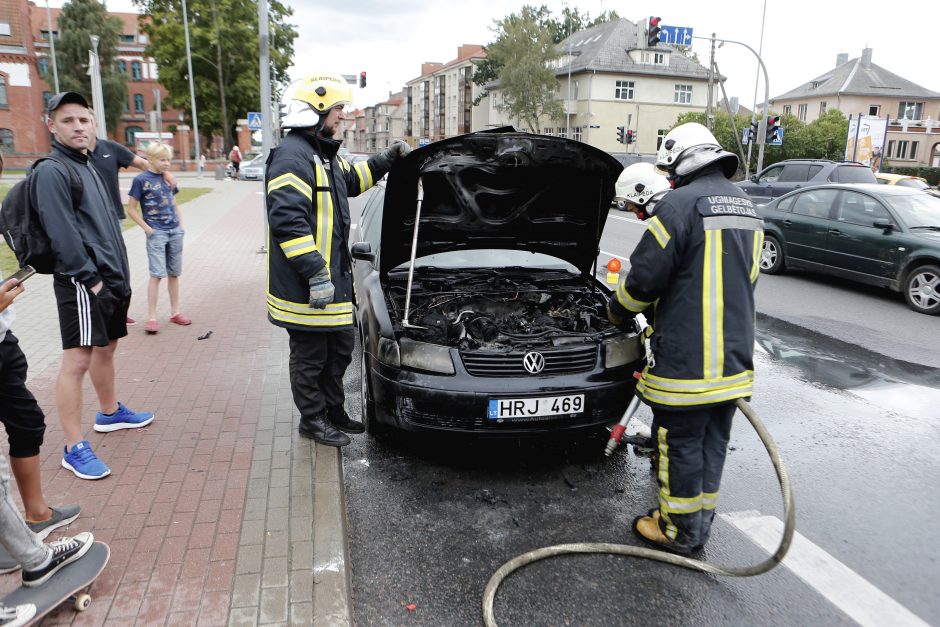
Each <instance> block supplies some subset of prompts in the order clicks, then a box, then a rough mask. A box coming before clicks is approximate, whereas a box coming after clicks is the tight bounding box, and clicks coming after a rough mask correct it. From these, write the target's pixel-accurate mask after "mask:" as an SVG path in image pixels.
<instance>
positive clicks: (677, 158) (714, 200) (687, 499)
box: [609, 123, 763, 554]
mask: <svg viewBox="0 0 940 627" xmlns="http://www.w3.org/2000/svg"><path fill="white" fill-rule="evenodd" d="M737 165H738V159H737V157H736V156H735V155H733V154H731V153H729V152H726V151H725V150H723V149H722V148H721V146H719V144H718V142H717V141H716V140H715V138H714V136H713V135H712V134H711V133H710V132H709V131H708V129H706V128H705V127H704V126H702V125H701V124H694V123H690V124H682V125H680V126H677V127H676V128H674V129H673V130H671V131H670V132H669V133H668V134H667V135H666V137H665V138H664V139H663V143H662V145H661V147H660V150H659V154H658V155H657V159H656V168H657V170H659V171H660V172H663V173H664V174H665V175H666V176H667V177H668V180H669V181H670V183H671V185H672V186H673V188H674V189H673V191H670V192H669V193H668V194H666V195H665V197H664V198H663V199H662V200H660V202H659V203H658V204H657V205H656V212H655V215H653V216H652V217H651V218H650V219H649V221H648V222H647V230H646V232H645V233H644V234H643V237H642V238H641V240H640V243H639V244H638V245H637V247H636V250H635V251H634V252H633V254H632V255H631V256H630V272H629V274H628V275H627V278H626V279H625V281H624V282H623V284H622V285H620V287H619V288H618V289H617V292H616V297H615V298H613V299H612V300H611V303H610V305H609V307H610V312H609V313H610V315H611V316H612V318H613V319H616V318H618V317H619V318H625V317H627V316H630V315H635V314H637V313H640V312H643V311H645V310H646V309H647V308H648V307H650V306H651V305H652V304H653V303H656V321H655V324H654V327H655V330H654V331H653V334H652V337H651V345H652V350H653V357H654V359H652V360H650V361H649V363H648V364H647V366H646V368H645V369H644V370H643V373H642V376H641V378H640V380H639V382H638V384H637V388H636V390H637V394H639V395H640V397H641V398H642V399H643V401H644V402H645V403H647V404H648V405H650V407H651V408H652V410H653V415H654V424H655V425H656V432H655V433H653V437H654V438H655V439H656V443H657V448H658V452H659V464H658V472H657V478H658V481H659V488H660V489H659V504H658V506H657V507H655V508H654V509H652V510H650V511H649V513H648V514H647V515H645V516H638V517H637V518H636V519H635V520H634V523H633V531H634V532H635V533H636V534H637V535H638V536H639V537H640V539H642V540H644V541H645V542H647V543H649V544H652V545H653V546H656V547H658V548H663V549H665V550H668V551H672V552H675V553H680V554H689V553H691V552H693V551H695V550H698V549H700V548H702V547H703V546H704V545H705V542H706V541H707V540H708V536H709V532H710V531H711V523H712V519H713V517H714V514H715V506H716V504H717V501H718V487H719V483H720V481H721V474H722V469H723V468H724V462H725V455H726V452H727V447H728V439H729V437H730V433H731V419H732V416H733V415H734V412H735V406H734V402H735V400H736V399H738V398H749V397H750V396H751V391H752V387H753V383H754V317H755V311H754V285H755V283H756V281H757V276H758V273H759V261H760V255H761V248H762V245H763V222H762V220H761V218H760V216H758V214H757V211H756V210H755V207H754V204H753V203H752V202H751V200H750V199H749V198H748V197H747V195H746V194H745V193H744V192H742V191H741V189H740V188H739V187H738V186H736V185H734V184H733V183H731V182H730V181H729V180H728V179H729V178H730V177H731V176H732V175H733V174H734V172H735V170H736V169H737Z"/></svg>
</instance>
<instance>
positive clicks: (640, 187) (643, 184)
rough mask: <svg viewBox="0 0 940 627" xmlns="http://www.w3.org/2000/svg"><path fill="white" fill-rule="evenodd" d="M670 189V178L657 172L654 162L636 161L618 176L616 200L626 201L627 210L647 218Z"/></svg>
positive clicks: (641, 217)
mask: <svg viewBox="0 0 940 627" xmlns="http://www.w3.org/2000/svg"><path fill="white" fill-rule="evenodd" d="M670 189H672V188H671V187H670V186H669V180H668V179H666V177H665V176H663V175H662V174H660V173H659V172H657V171H656V168H654V167H653V164H652V163H634V164H633V165H631V166H629V167H628V168H626V169H624V171H623V172H621V173H620V176H619V177H618V178H617V183H616V184H615V185H614V190H615V195H614V200H617V201H623V202H625V203H626V208H627V211H632V212H633V213H634V214H636V217H637V218H639V219H640V220H646V219H648V218H649V217H650V216H652V215H653V213H654V212H655V211H656V203H657V202H659V200H660V199H661V198H662V197H663V196H665V195H666V192H668V191H669V190H670Z"/></svg>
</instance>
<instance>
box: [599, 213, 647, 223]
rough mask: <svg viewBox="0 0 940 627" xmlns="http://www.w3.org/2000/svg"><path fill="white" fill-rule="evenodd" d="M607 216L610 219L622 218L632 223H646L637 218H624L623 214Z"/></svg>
mask: <svg viewBox="0 0 940 627" xmlns="http://www.w3.org/2000/svg"><path fill="white" fill-rule="evenodd" d="M607 217H608V218H610V219H611V220H623V221H624V222H633V223H634V224H646V222H644V221H643V220H637V219H636V218H624V217H623V216H612V215H609V214H608V216H607Z"/></svg>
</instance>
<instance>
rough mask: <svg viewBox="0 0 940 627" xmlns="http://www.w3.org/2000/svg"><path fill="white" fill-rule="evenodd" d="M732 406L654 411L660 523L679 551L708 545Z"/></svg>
mask: <svg viewBox="0 0 940 627" xmlns="http://www.w3.org/2000/svg"><path fill="white" fill-rule="evenodd" d="M735 409H736V408H735V406H734V404H725V405H718V406H715V407H707V408H702V409H692V410H690V411H663V410H659V409H656V410H654V411H653V414H654V416H655V422H656V424H657V425H658V426H657V428H656V433H654V434H653V435H654V437H655V438H656V443H657V446H658V453H659V465H658V468H657V473H656V477H657V479H658V481H659V519H660V522H659V525H660V528H661V530H662V532H663V534H664V535H665V536H666V537H667V538H669V539H670V540H672V542H673V546H674V547H675V548H676V549H679V550H683V551H691V550H693V549H697V548H699V547H702V546H704V545H705V543H706V542H707V541H708V536H709V534H710V533H711V525H712V519H713V518H714V516H715V506H716V505H717V503H718V487H719V485H720V484H721V473H722V470H723V469H724V465H725V455H726V454H727V452H728V440H729V439H730V438H731V419H732V418H733V417H734V412H735Z"/></svg>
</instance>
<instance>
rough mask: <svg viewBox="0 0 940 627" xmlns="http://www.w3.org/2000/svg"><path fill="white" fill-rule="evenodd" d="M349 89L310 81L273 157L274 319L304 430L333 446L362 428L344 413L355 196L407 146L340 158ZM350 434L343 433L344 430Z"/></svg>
mask: <svg viewBox="0 0 940 627" xmlns="http://www.w3.org/2000/svg"><path fill="white" fill-rule="evenodd" d="M351 105H352V89H350V87H349V84H348V83H346V80H345V79H344V78H343V77H342V76H340V75H338V74H329V73H317V74H312V75H310V76H307V77H306V78H304V79H303V81H302V82H301V84H300V85H299V86H298V87H297V90H296V91H295V92H294V96H293V99H292V100H291V101H290V103H289V104H288V109H287V112H286V114H285V116H284V118H283V120H282V121H281V126H282V127H283V128H286V129H290V130H289V132H288V133H287V136H286V137H285V138H284V140H283V141H282V142H281V144H280V146H278V147H277V148H276V149H272V150H271V154H270V155H268V160H267V168H266V171H265V177H264V178H265V190H266V193H267V196H266V205H267V212H268V224H269V227H270V228H269V232H268V294H267V305H268V319H269V320H270V321H271V323H272V324H275V325H277V326H280V327H284V328H285V329H287V332H288V334H289V335H290V366H289V368H290V382H291V392H292V394H293V397H294V404H295V405H297V409H298V410H299V412H300V425H299V430H300V433H301V434H302V435H305V436H307V437H310V438H312V439H314V440H316V441H317V442H319V443H321V444H326V445H328V446H345V445H346V444H349V438H348V437H347V436H346V435H345V433H362V431H363V425H362V423H360V422H358V421H356V420H353V419H352V418H350V417H349V415H348V414H347V413H346V410H345V409H344V407H343V404H344V401H345V396H344V394H343V373H344V372H345V371H346V367H347V366H348V365H349V362H350V360H351V358H352V350H353V342H354V337H355V335H354V330H353V313H352V307H353V305H352V299H353V286H352V271H351V262H350V258H349V243H348V242H349V226H350V217H349V201H348V199H347V198H348V197H349V196H358V195H359V194H361V193H362V192H364V191H366V190H367V189H369V188H370V187H372V186H373V185H374V184H375V182H376V181H378V180H379V179H380V178H382V177H383V176H384V175H385V173H386V172H388V170H389V169H390V168H391V167H392V164H393V163H394V162H395V161H396V160H398V159H400V158H402V157H404V156H405V155H407V154H408V153H409V152H410V151H411V148H410V147H409V146H408V144H406V143H405V142H403V141H401V140H397V141H395V142H393V143H392V144H391V145H390V146H389V147H388V148H386V149H385V150H384V151H383V152H381V153H379V154H377V155H375V156H373V157H371V158H370V159H369V160H368V161H362V162H359V163H356V164H350V163H349V162H347V161H346V160H345V159H343V158H342V157H340V156H339V155H338V152H339V148H340V144H341V143H342V140H341V138H340V137H339V136H338V134H339V133H340V132H341V127H342V123H343V120H344V119H345V118H346V114H345V112H344V109H345V108H346V107H347V106H351ZM343 432H345V433H343Z"/></svg>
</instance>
